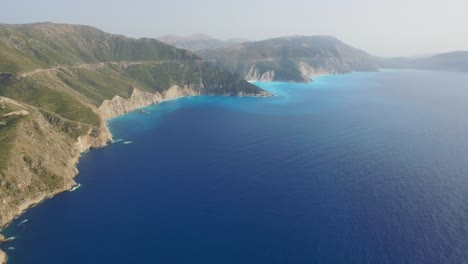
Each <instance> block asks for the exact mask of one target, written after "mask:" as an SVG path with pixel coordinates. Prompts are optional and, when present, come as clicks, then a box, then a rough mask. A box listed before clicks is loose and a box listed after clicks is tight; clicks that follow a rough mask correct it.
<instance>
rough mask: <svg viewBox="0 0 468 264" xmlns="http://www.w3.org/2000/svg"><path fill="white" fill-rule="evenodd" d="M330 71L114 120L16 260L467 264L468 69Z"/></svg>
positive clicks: (34, 224) (25, 237) (40, 215)
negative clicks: (103, 142) (109, 137)
mask: <svg viewBox="0 0 468 264" xmlns="http://www.w3.org/2000/svg"><path fill="white" fill-rule="evenodd" d="M315 80H316V81H315V82H312V83H309V84H293V83H257V84H258V85H259V86H261V87H262V88H265V89H267V90H269V91H271V92H273V93H275V94H277V96H275V97H271V98H246V97H245V98H231V97H208V96H200V97H191V98H184V99H178V100H174V101H170V102H164V103H161V104H159V105H154V106H151V107H147V108H146V109H145V110H146V111H149V112H150V113H149V114H145V113H141V112H139V111H136V112H133V113H130V114H128V115H126V116H123V117H119V118H115V119H112V120H111V121H110V122H109V123H110V125H111V128H112V132H113V134H114V137H115V139H120V138H121V139H123V140H122V141H120V142H117V143H115V144H112V145H110V146H108V147H106V148H102V149H98V150H93V151H91V152H89V153H86V154H84V155H83V157H82V159H81V161H80V164H79V166H78V167H79V170H80V174H79V175H78V177H77V178H76V180H77V181H78V182H79V183H81V184H82V187H81V188H79V189H78V190H76V191H75V192H68V193H64V194H61V195H58V196H57V197H56V198H53V199H51V200H48V201H46V202H45V203H43V204H41V205H39V206H38V207H36V208H33V209H31V210H30V211H28V212H27V213H26V214H25V215H23V216H22V217H21V218H20V219H18V220H17V221H16V222H15V223H13V224H12V225H11V226H10V228H9V229H8V230H7V233H8V234H9V235H15V236H19V239H18V240H16V241H14V242H12V243H9V244H8V245H7V246H8V247H10V246H13V247H15V248H16V250H14V251H8V252H9V255H10V256H11V263H13V264H22V263H39V264H42V263H48V264H55V263H70V264H74V263H80V264H81V263H177V264H178V263H463V262H467V261H468V221H467V219H468V203H467V201H468V118H467V113H468V103H467V102H468V85H467V84H468V74H466V73H447V72H429V71H383V72H380V73H353V74H349V75H343V76H323V77H318V78H316V79H315ZM130 141H131V143H130ZM124 142H127V143H130V144H123V143H124ZM24 219H29V221H28V222H27V223H24V224H21V225H19V226H18V224H19V223H20V222H21V221H23V220H24Z"/></svg>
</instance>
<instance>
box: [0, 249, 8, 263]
mask: <svg viewBox="0 0 468 264" xmlns="http://www.w3.org/2000/svg"><path fill="white" fill-rule="evenodd" d="M6 262H7V256H6V254H5V253H4V252H3V251H1V250H0V264H5V263H6Z"/></svg>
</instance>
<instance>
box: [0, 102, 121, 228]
mask: <svg viewBox="0 0 468 264" xmlns="http://www.w3.org/2000/svg"><path fill="white" fill-rule="evenodd" d="M9 100H11V99H9ZM3 101H5V102H6V100H5V99H3ZM9 102H11V101H9ZM15 104H17V105H20V106H21V108H23V109H21V110H17V111H27V112H28V113H30V114H28V115H26V116H17V117H16V118H18V120H16V122H17V124H16V131H14V132H15V137H14V140H13V141H12V142H10V144H11V149H10V158H9V161H8V163H7V164H6V166H4V169H2V170H0V187H1V188H0V212H1V213H0V226H5V225H6V224H8V223H9V222H11V221H12V220H13V219H14V218H15V217H17V216H18V215H20V214H21V213H22V212H24V211H25V210H26V209H28V208H29V207H31V206H33V205H35V204H37V203H39V202H41V201H42V200H44V199H46V198H49V197H52V196H53V195H55V194H57V193H60V192H63V191H65V190H69V189H71V188H72V187H73V186H75V185H76V183H75V181H74V180H73V178H74V176H75V175H76V174H77V173H78V170H77V168H76V166H75V165H76V163H77V162H78V159H79V157H80V153H81V152H83V151H86V150H88V149H89V148H93V147H100V146H103V145H105V144H106V143H107V142H109V141H110V140H111V139H112V136H111V134H110V133H109V130H108V129H107V126H106V125H105V123H104V122H103V123H102V124H103V125H102V126H101V127H100V128H98V129H96V128H94V129H90V130H89V131H88V133H87V134H85V135H82V136H80V137H78V139H74V138H71V137H70V136H69V135H67V134H66V133H64V132H62V131H60V130H58V129H57V128H56V127H54V126H53V125H52V124H50V123H49V121H47V120H46V119H45V117H44V116H43V115H42V114H41V112H40V111H39V110H37V109H36V108H34V107H32V106H29V105H25V104H20V103H18V102H15Z"/></svg>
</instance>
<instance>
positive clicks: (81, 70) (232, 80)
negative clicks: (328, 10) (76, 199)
mask: <svg viewBox="0 0 468 264" xmlns="http://www.w3.org/2000/svg"><path fill="white" fill-rule="evenodd" d="M198 94H217V95H251V96H263V95H269V93H267V92H265V91H263V90H261V89H260V88H258V87H256V86H254V85H251V84H249V83H247V82H245V81H244V80H243V79H242V78H240V77H239V76H237V75H234V74H232V73H229V72H227V71H224V70H222V69H220V68H218V67H216V66H213V65H212V64H210V63H206V62H204V61H203V60H202V59H200V58H199V57H198V56H197V55H195V54H193V53H191V52H189V51H186V50H182V49H177V48H175V47H173V46H170V45H167V44H164V43H162V42H160V41H157V40H154V39H145V38H144V39H132V38H127V37H124V36H120V35H112V34H108V33H105V32H103V31H100V30H98V29H95V28H92V27H88V26H76V25H59V24H52V23H39V24H27V25H0V201H1V202H0V227H1V226H4V225H6V224H7V223H9V222H10V221H11V220H12V219H13V218H14V217H15V216H17V215H18V214H20V213H21V212H22V211H24V210H25V209H27V208H28V207H29V206H31V205H33V204H35V203H38V202H40V201H41V200H43V199H45V198H47V197H50V196H52V195H54V194H56V193H58V192H61V191H64V190H68V189H70V188H72V187H73V185H75V182H74V180H73V177H74V176H75V175H76V173H77V170H76V167H75V164H76V162H77V161H78V158H79V155H80V153H81V152H83V151H86V150H87V149H89V148H91V147H100V146H103V145H105V144H106V143H108V142H109V141H111V139H112V136H111V134H110V133H109V130H108V128H107V124H106V122H105V119H106V118H110V117H113V116H117V115H121V114H124V113H126V112H128V111H131V110H134V109H136V108H139V107H142V106H146V105H149V104H152V103H157V102H160V101H161V100H164V99H170V98H175V97H179V96H188V95H198Z"/></svg>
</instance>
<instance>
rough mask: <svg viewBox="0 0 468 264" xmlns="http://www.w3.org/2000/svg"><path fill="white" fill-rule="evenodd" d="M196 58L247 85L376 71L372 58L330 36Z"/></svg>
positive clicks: (286, 39) (287, 40)
mask: <svg viewBox="0 0 468 264" xmlns="http://www.w3.org/2000/svg"><path fill="white" fill-rule="evenodd" d="M197 54H198V55H199V56H200V57H202V58H203V59H205V60H208V61H213V62H214V63H216V64H217V65H218V66H220V67H222V68H223V69H225V70H228V71H230V72H233V73H237V74H239V75H241V76H243V77H244V78H245V79H247V80H249V81H259V80H262V81H271V80H274V81H295V82H304V81H309V80H310V77H312V76H314V75H317V74H341V73H349V72H351V71H375V70H377V64H376V63H375V61H374V60H375V59H374V57H372V56H371V55H369V54H367V53H365V52H364V51H361V50H358V49H355V48H353V47H351V46H349V45H346V44H344V43H343V42H341V41H339V40H338V39H336V38H334V37H331V36H312V37H304V36H291V37H282V38H275V39H268V40H264V41H258V42H246V43H242V44H239V45H236V46H233V47H224V48H218V49H214V50H203V51H200V52H198V53H197Z"/></svg>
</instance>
